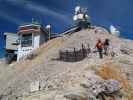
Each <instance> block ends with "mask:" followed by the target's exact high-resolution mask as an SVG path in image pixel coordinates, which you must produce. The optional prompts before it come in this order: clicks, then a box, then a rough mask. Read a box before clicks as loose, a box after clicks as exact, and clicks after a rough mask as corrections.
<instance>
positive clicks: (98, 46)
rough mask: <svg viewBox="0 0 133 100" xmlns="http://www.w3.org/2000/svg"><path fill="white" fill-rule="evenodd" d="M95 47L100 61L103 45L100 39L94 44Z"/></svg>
mask: <svg viewBox="0 0 133 100" xmlns="http://www.w3.org/2000/svg"><path fill="white" fill-rule="evenodd" d="M95 47H96V48H97V50H98V53H99V57H100V58H101V59H102V58H103V43H102V41H101V39H98V40H97V43H96V46H95Z"/></svg>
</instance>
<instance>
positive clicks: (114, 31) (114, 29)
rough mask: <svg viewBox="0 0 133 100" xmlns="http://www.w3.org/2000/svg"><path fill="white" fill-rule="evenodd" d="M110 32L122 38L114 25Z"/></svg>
mask: <svg viewBox="0 0 133 100" xmlns="http://www.w3.org/2000/svg"><path fill="white" fill-rule="evenodd" d="M110 32H111V34H112V35H114V36H117V37H118V36H120V31H119V30H118V29H117V28H116V27H115V26H113V25H111V26H110Z"/></svg>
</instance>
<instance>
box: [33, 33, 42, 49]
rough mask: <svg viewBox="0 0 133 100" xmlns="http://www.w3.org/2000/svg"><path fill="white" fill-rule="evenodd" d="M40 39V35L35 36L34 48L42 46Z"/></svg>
mask: <svg viewBox="0 0 133 100" xmlns="http://www.w3.org/2000/svg"><path fill="white" fill-rule="evenodd" d="M40 37H41V36H40V34H39V35H34V36H33V46H34V48H39V45H40Z"/></svg>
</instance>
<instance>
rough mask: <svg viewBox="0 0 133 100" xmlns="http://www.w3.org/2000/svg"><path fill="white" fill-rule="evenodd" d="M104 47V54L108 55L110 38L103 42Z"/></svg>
mask: <svg viewBox="0 0 133 100" xmlns="http://www.w3.org/2000/svg"><path fill="white" fill-rule="evenodd" d="M103 46H104V47H103V48H104V54H105V55H106V56H107V55H108V50H109V46H110V40H109V39H105V41H104V43H103Z"/></svg>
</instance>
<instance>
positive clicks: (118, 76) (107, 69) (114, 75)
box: [96, 63, 129, 88]
mask: <svg viewBox="0 0 133 100" xmlns="http://www.w3.org/2000/svg"><path fill="white" fill-rule="evenodd" d="M96 74H97V75H99V76H100V77H102V78H103V79H105V80H108V79H115V80H118V81H119V82H120V83H121V85H122V87H123V88H128V85H129V82H128V80H127V78H126V77H124V75H123V73H122V72H121V68H120V66H118V65H115V64H112V63H106V64H103V65H101V66H100V67H99V68H98V70H96Z"/></svg>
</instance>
